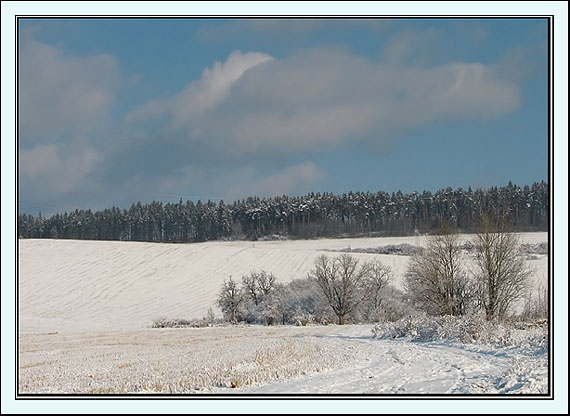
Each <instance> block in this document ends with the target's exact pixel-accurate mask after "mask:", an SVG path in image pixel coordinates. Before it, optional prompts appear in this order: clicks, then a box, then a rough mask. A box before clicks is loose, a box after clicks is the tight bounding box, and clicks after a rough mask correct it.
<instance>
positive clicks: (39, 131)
mask: <svg viewBox="0 0 570 416" xmlns="http://www.w3.org/2000/svg"><path fill="white" fill-rule="evenodd" d="M19 71H20V73H19V121H20V124H19V126H20V135H21V138H22V139H23V141H24V144H26V145H28V144H31V143H32V142H34V143H45V142H46V141H48V140H59V139H61V138H62V136H69V135H81V134H85V133H87V132H90V131H92V130H93V129H97V128H98V126H100V125H101V124H102V123H104V122H105V121H106V119H107V117H108V114H109V111H110V108H111V105H112V103H113V101H114V96H115V93H114V91H115V89H116V88H117V87H118V85H119V84H120V81H121V80H120V76H119V70H118V65H117V62H116V60H115V59H114V58H113V57H112V56H111V55H108V54H99V55H90V56H84V57H77V56H72V55H67V54H65V53H63V52H62V51H61V49H60V48H57V47H55V46H52V45H48V44H45V43H42V42H39V41H38V40H36V39H35V38H34V37H33V34H32V33H31V32H24V33H23V34H22V35H21V41H20V50H19Z"/></svg>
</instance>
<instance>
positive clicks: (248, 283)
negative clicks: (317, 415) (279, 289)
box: [242, 270, 276, 306]
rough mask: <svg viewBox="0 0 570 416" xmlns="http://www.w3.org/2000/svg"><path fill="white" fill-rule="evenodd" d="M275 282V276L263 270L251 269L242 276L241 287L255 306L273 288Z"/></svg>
mask: <svg viewBox="0 0 570 416" xmlns="http://www.w3.org/2000/svg"><path fill="white" fill-rule="evenodd" d="M275 284H276V279H275V276H274V275H273V274H272V273H267V272H266V271H264V270H262V271H261V272H255V271H252V272H250V273H249V274H248V275H245V276H243V277H242V287H243V289H244V291H245V292H246V293H247V295H248V296H249V297H250V298H251V300H252V301H253V303H254V304H255V305H256V306H258V305H259V304H260V303H261V302H262V301H263V298H264V297H266V296H268V295H269V294H270V293H271V292H272V291H273V289H275Z"/></svg>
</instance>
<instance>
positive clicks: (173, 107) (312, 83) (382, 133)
mask: <svg viewBox="0 0 570 416" xmlns="http://www.w3.org/2000/svg"><path fill="white" fill-rule="evenodd" d="M262 63H263V64H262ZM519 101H520V91H519V88H518V86H517V85H516V84H514V83H512V82H510V81H509V80H508V79H504V78H499V77H497V76H496V73H495V72H494V69H493V67H491V66H488V65H484V64H482V63H468V62H453V63H447V64H442V65H437V66H432V67H428V68H424V67H421V68H420V67H405V66H399V65H394V63H393V62H391V63H390V64H385V63H383V62H374V61H372V60H370V59H368V58H365V57H362V56H358V55H355V54H352V53H350V52H348V51H346V50H343V49H334V48H333V49H331V48H323V49H313V50H308V51H302V52H299V53H297V54H294V55H292V56H290V57H287V58H285V59H272V58H271V57H270V56H268V55H265V54H261V53H245V54H244V53H241V52H239V51H236V52H234V53H232V54H231V55H230V56H229V57H228V59H227V60H226V61H225V62H224V63H219V62H218V63H215V64H214V66H213V67H211V68H207V69H206V70H204V72H203V74H202V76H201V78H200V79H198V80H195V81H192V82H190V83H189V84H188V86H186V87H185V88H184V90H182V91H181V92H180V93H178V94H176V95H175V96H173V97H170V98H167V99H163V100H160V101H156V102H151V103H148V104H146V105H144V106H142V107H141V108H139V109H137V110H136V111H134V112H133V113H131V114H130V115H129V116H128V117H127V120H128V121H129V122H131V123H133V122H137V121H139V120H145V122H148V120H155V122H157V123H160V124H161V127H160V129H161V130H164V131H168V132H169V133H170V134H174V135H175V136H176V137H178V138H179V140H180V141H181V142H184V143H186V144H187V145H189V146H199V147H200V148H202V149H205V150H209V151H210V153H211V154H212V155H214V154H219V153H227V152H231V153H232V154H233V155H235V156H237V157H239V156H243V155H259V154H269V153H271V152H284V153H286V154H292V153H299V152H314V151H317V150H320V149H330V148H332V147H334V146H336V145H339V144H342V143H344V142H346V141H350V140H355V139H358V140H364V141H366V140H372V141H374V140H392V139H393V138H394V137H397V136H398V134H399V133H400V132H401V131H405V130H406V129H410V128H415V127H420V126H422V125H425V124H429V123H433V122H439V121H442V120H453V119H486V118H494V117H499V116H502V115H505V114H508V113H510V112H512V111H513V110H514V109H515V108H516V107H517V106H518V104H519Z"/></svg>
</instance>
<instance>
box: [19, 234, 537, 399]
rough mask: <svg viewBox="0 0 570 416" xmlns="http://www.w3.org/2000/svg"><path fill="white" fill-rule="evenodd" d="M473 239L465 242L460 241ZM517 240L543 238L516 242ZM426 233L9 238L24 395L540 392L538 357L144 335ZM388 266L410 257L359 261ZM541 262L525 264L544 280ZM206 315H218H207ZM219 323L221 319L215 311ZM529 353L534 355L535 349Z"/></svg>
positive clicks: (325, 332) (333, 339) (296, 330)
mask: <svg viewBox="0 0 570 416" xmlns="http://www.w3.org/2000/svg"><path fill="white" fill-rule="evenodd" d="M463 238H464V239H469V238H470V237H469V236H463ZM521 240H522V242H523V243H529V244H530V243H532V244H537V243H543V242H546V241H548V237H547V234H546V233H529V234H521ZM402 243H407V244H411V245H422V244H423V243H424V238H423V237H406V238H365V239H338V240H325V239H323V240H311V241H276V242H209V243H201V244H152V243H129V242H98V241H63V240H20V241H19V326H20V328H19V329H20V332H19V345H18V346H19V380H18V381H19V389H18V390H19V392H20V393H158V392H159V393H172V392H174V393H201V394H232V393H241V394H255V395H258V394H263V395H272V394H287V393H289V394H315V395H320V394H362V393H364V394H389V395H392V394H426V393H427V394H467V393H483V394H488V393H490V394H493V393H536V394H545V393H548V391H547V390H548V366H547V364H548V357H547V352H546V349H544V350H540V349H539V350H536V348H530V347H529V346H528V345H525V344H521V345H516V344H515V345H501V346H497V345H486V344H485V345H475V344H461V343H457V342H452V341H449V340H441V341H437V342H410V341H405V340H390V339H378V338H374V337H373V336H372V326H371V325H352V326H343V327H340V326H336V325H332V326H314V327H262V326H251V327H248V326H238V327H212V328H199V329H198V328H183V329H151V328H149V325H150V323H151V322H152V320H154V319H156V318H158V317H168V318H186V319H191V318H201V317H203V316H204V315H205V314H206V312H207V310H208V308H210V307H214V306H215V299H216V296H217V293H218V291H219V289H220V287H221V284H222V282H223V280H224V279H226V278H227V277H228V276H229V275H231V276H232V277H233V278H234V279H236V280H239V279H241V276H242V275H243V274H246V273H248V272H249V271H251V270H261V269H264V270H266V271H268V272H272V273H274V274H275V276H276V277H277V278H278V280H279V281H280V282H284V283H285V282H288V281H290V280H292V279H295V278H303V277H306V275H307V273H308V272H309V270H311V269H312V268H313V261H314V258H315V257H316V256H318V255H320V254H329V255H334V254H335V253H332V252H330V251H331V250H332V251H334V250H342V249H346V248H348V247H350V248H351V249H356V248H371V247H380V246H387V245H391V244H402ZM355 256H357V257H358V258H361V259H363V260H364V259H366V260H368V259H378V260H380V261H382V262H383V263H384V264H386V265H389V266H390V267H392V269H393V271H394V284H395V285H396V286H398V285H400V283H401V279H402V276H403V273H404V271H405V268H406V264H407V260H408V257H407V256H400V255H385V254H366V253H357V254H355ZM547 259H548V258H547V256H546V255H537V256H534V259H533V260H528V261H529V262H530V263H531V264H532V266H533V267H534V268H535V270H536V273H535V276H534V278H535V283H536V284H537V285H539V284H546V282H547V277H548V273H547V270H548V268H547V262H548V260H547ZM214 310H217V309H215V308H214ZM218 313H219V312H218ZM537 351H538V352H537Z"/></svg>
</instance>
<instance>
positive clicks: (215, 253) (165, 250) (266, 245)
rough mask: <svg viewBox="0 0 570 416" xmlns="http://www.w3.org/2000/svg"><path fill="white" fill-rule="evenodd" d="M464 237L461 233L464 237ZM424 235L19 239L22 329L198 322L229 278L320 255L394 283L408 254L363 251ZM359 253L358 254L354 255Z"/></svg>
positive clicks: (289, 269) (542, 269)
mask: <svg viewBox="0 0 570 416" xmlns="http://www.w3.org/2000/svg"><path fill="white" fill-rule="evenodd" d="M520 237H521V242H522V243H526V244H539V243H544V242H546V241H548V235H547V233H528V234H521V235H520ZM470 238H471V236H468V235H465V236H462V239H464V240H466V241H467V240H469V239H470ZM424 240H425V237H400V238H354V239H323V240H297V241H264V242H258V241H256V242H251V241H239V242H206V243H194V244H159V243H137V242H115V241H79V240H20V241H19V319H20V331H21V332H24V333H26V332H54V331H59V332H62V331H89V330H93V329H106V330H120V329H141V328H146V327H148V326H149V325H150V323H151V322H152V320H154V319H156V318H158V317H169V318H188V319H192V318H202V317H203V316H205V315H206V313H207V311H208V308H210V307H212V308H213V309H214V311H215V312H217V313H218V314H220V312H219V310H218V309H217V308H216V307H215V301H216V296H217V294H218V292H219V289H220V287H221V285H222V283H223V281H224V279H227V278H228V276H230V275H231V276H232V277H233V279H234V280H241V276H242V275H244V274H246V273H248V272H250V271H251V270H266V271H268V272H272V273H274V274H275V276H276V277H277V279H278V280H279V281H280V282H283V283H286V282H289V281H291V280H292V279H296V278H304V277H306V276H307V273H308V272H309V271H310V270H311V269H312V268H313V266H314V263H313V262H314V259H315V258H316V257H317V256H318V255H321V254H327V255H336V254H339V253H336V252H335V251H341V250H347V249H350V250H353V255H354V256H356V257H358V258H359V259H362V260H369V259H378V260H380V261H381V262H383V263H384V264H386V265H388V266H390V267H391V268H392V270H393V272H394V277H395V279H394V282H393V283H394V284H395V285H396V286H399V285H400V283H401V279H402V276H403V273H404V271H405V269H406V265H407V261H408V258H409V257H408V256H403V255H386V254H375V253H365V252H363V251H364V250H362V249H369V248H374V247H383V246H389V245H399V244H409V245H412V246H420V245H422V244H424ZM357 251H358V252H357ZM535 257H536V259H535V260H529V261H531V264H532V266H533V267H534V268H535V269H536V274H535V279H536V281H537V283H539V282H542V283H546V279H547V256H546V255H539V256H535Z"/></svg>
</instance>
